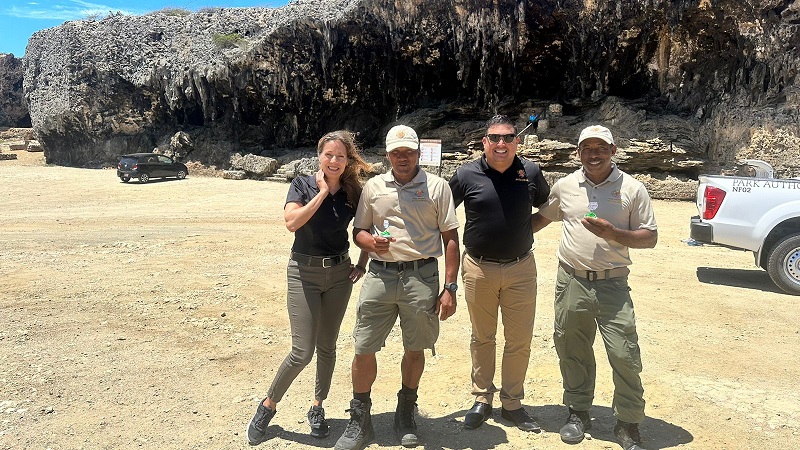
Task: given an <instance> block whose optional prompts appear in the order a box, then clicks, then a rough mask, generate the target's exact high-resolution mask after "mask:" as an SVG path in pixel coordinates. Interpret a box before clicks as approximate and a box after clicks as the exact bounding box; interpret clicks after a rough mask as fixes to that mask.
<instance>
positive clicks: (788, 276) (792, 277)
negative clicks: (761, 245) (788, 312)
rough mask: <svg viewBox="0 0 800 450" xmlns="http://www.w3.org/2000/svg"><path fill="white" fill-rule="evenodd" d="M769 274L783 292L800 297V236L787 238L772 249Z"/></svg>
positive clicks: (793, 235)
mask: <svg viewBox="0 0 800 450" xmlns="http://www.w3.org/2000/svg"><path fill="white" fill-rule="evenodd" d="M767 273H769V277H770V278H772V281H773V282H774V283H775V284H776V285H777V286H778V287H779V288H781V289H782V290H783V291H785V292H787V293H789V294H794V295H800V234H792V235H789V236H786V237H785V238H783V239H781V240H780V241H778V243H777V244H775V246H774V247H772V249H771V250H770V251H769V258H768V260H767Z"/></svg>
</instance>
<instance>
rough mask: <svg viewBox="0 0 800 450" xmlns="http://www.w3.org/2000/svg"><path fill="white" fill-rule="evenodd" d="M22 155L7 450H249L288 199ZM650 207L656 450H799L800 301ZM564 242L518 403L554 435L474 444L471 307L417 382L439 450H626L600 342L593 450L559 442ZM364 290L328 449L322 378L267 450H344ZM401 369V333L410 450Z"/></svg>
mask: <svg viewBox="0 0 800 450" xmlns="http://www.w3.org/2000/svg"><path fill="white" fill-rule="evenodd" d="M17 154H18V156H19V159H18V160H15V161H14V160H12V161H0V186H2V188H0V448H3V449H53V450H56V449H81V448H85V449H104V448H146V449H245V448H249V446H248V444H247V442H246V437H245V433H244V430H245V427H246V426H247V423H248V421H249V420H250V418H251V416H252V414H253V412H254V410H255V406H256V404H257V402H258V401H259V400H260V399H261V398H262V397H263V396H264V394H265V392H266V390H267V388H268V387H269V384H270V382H271V381H272V377H273V374H274V372H275V369H276V367H277V366H278V364H279V363H280V361H281V360H282V359H283V358H284V356H285V354H286V353H287V352H288V350H289V347H290V339H289V333H288V327H287V323H288V321H287V315H286V310H285V273H286V272H285V267H286V262H287V258H288V253H289V248H290V246H291V242H292V234H291V233H289V232H288V231H287V230H286V228H285V227H284V226H283V220H282V207H283V201H284V198H285V195H286V190H287V187H288V185H287V184H280V183H273V182H258V181H250V180H244V181H231V180H224V179H221V178H213V177H198V176H192V174H190V176H189V178H187V179H186V180H184V181H175V180H170V181H153V182H151V183H148V184H145V185H140V184H138V183H136V182H131V183H129V184H123V183H120V182H119V180H118V179H117V178H116V177H115V173H114V171H112V170H88V169H75V168H65V167H55V166H48V165H45V164H44V162H43V159H42V155H41V154H32V153H27V152H17ZM655 210H656V216H657V220H658V224H659V235H660V236H659V237H660V239H659V243H658V245H657V246H656V248H655V249H652V250H635V251H633V252H632V257H633V260H634V265H633V266H632V270H633V272H632V275H631V277H630V283H631V286H632V288H633V297H634V301H635V303H636V311H637V314H638V319H639V320H638V329H639V336H640V344H641V348H642V355H643V363H644V372H643V374H642V376H643V381H644V386H645V389H646V392H645V397H646V400H647V402H648V404H647V411H646V412H647V419H646V420H645V422H643V424H642V426H641V431H642V434H643V437H644V439H645V444H646V447H647V448H649V449H661V448H686V449H751V448H764V447H769V448H773V447H774V448H797V443H796V441H797V440H798V439H799V438H800V425H798V420H799V419H800V364H798V357H797V351H798V349H800V324H798V317H800V297H793V296H789V295H785V294H783V293H781V292H779V291H778V290H777V289H776V288H775V287H774V285H773V284H772V283H771V282H770V280H769V277H768V276H767V274H766V273H765V272H763V271H762V270H760V269H758V268H756V267H754V265H753V258H752V255H751V254H749V253H745V252H738V251H733V250H729V249H725V248H718V247H709V246H700V247H695V246H689V245H687V244H686V243H684V242H682V240H685V239H686V238H688V235H689V217H690V216H691V215H693V214H696V210H695V206H694V204H693V203H690V202H666V201H656V202H655ZM459 214H460V215H461V216H462V218H463V211H462V210H461V208H459ZM462 223H463V220H462ZM558 236H559V228H558V227H557V226H554V225H551V226H550V227H548V228H546V229H545V230H543V231H542V232H541V233H539V234H537V235H536V241H537V248H536V251H535V255H536V259H537V263H538V267H539V277H538V282H539V296H538V308H537V309H538V310H537V317H536V326H535V332H534V338H533V343H532V356H531V363H530V368H529V370H528V377H527V382H526V386H525V388H526V395H527V397H526V399H525V401H524V404H525V406H526V407H527V408H528V410H529V411H530V412H531V413H532V414H533V415H534V416H535V417H536V418H537V419H538V421H539V423H540V424H541V425H542V427H543V428H544V431H543V432H542V433H541V434H526V433H523V432H521V431H518V430H517V429H516V428H513V427H511V426H509V423H508V422H506V421H504V420H503V419H501V418H500V417H499V411H498V410H495V414H494V418H493V419H492V420H489V421H488V422H487V423H486V424H485V425H484V426H482V427H481V428H479V429H478V430H474V431H466V430H463V429H462V421H463V415H464V413H465V411H466V410H467V409H468V408H469V407H470V406H471V405H472V402H473V398H472V396H471V395H470V380H469V370H470V361H469V352H468V340H469V330H470V326H469V318H468V315H467V312H466V310H465V309H464V306H463V296H461V295H463V294H461V295H460V296H461V304H460V305H459V308H460V309H459V310H458V312H457V313H456V315H455V316H454V317H453V318H451V319H450V320H448V321H447V322H445V323H443V324H442V329H441V336H440V339H439V343H438V344H437V355H436V356H435V357H431V356H430V354H428V359H427V366H426V371H425V374H424V376H423V379H422V385H421V387H420V399H419V408H420V413H421V415H422V417H421V418H420V420H419V421H418V423H419V426H420V434H421V435H422V438H423V440H424V442H425V446H424V448H426V449H459V450H460V449H467V448H471V449H521V448H524V449H568V448H572V449H607V448H611V449H614V448H619V447H618V446H617V445H616V444H615V443H614V440H613V435H612V431H611V429H612V427H613V425H614V419H613V417H612V415H611V410H610V403H611V394H612V391H613V386H612V384H611V374H610V369H609V367H608V364H607V362H606V358H605V355H604V349H603V348H602V345H601V342H600V339H598V342H597V343H596V345H595V348H596V351H597V357H598V386H597V392H596V400H595V406H594V408H593V409H592V414H593V416H594V419H593V429H592V436H591V439H587V440H585V441H584V442H583V443H581V444H578V445H575V446H569V445H566V444H563V443H562V442H561V441H560V439H559V437H558V429H559V428H560V426H561V425H562V423H563V421H564V419H565V408H564V407H563V406H562V405H561V402H560V399H561V377H560V374H559V371H558V365H557V357H556V353H555V350H554V348H553V342H552V319H553V311H552V309H553V308H552V298H553V283H554V279H555V273H556V259H555V249H556V245H557V242H558ZM352 253H353V255H356V250H353V251H352ZM441 264H442V262H440V265H441ZM359 288H360V283H358V284H357V286H356V288H355V289H354V292H353V297H352V299H351V303H350V305H351V306H350V308H351V309H350V311H349V312H348V314H347V315H346V318H345V322H344V324H343V326H342V333H341V335H340V338H339V357H338V365H337V367H336V372H335V374H334V386H333V389H332V392H331V395H330V398H329V399H328V400H327V401H326V403H325V406H326V411H327V415H328V418H329V420H330V421H331V425H332V432H331V435H330V436H329V437H328V438H326V439H322V440H316V439H314V438H312V437H310V436H309V435H308V434H307V433H308V427H307V425H306V423H305V413H306V411H307V410H308V407H309V404H310V401H311V397H312V394H313V380H314V370H313V362H312V366H310V367H309V368H307V369H306V370H305V371H304V372H303V373H302V374H301V375H300V377H299V378H298V379H297V381H296V382H295V384H294V385H293V386H292V388H291V389H290V390H289V392H288V394H287V395H286V397H285V398H284V401H283V402H281V403H280V405H279V407H278V414H277V416H276V417H275V418H274V420H273V421H272V424H271V427H270V432H271V433H272V434H273V435H274V438H272V439H271V440H269V441H267V442H265V443H264V444H262V445H261V446H260V447H261V448H271V449H272V448H278V449H285V448H292V449H295V448H298V449H310V448H317V447H321V448H332V447H333V445H334V443H335V442H336V439H337V438H338V436H339V435H340V434H341V433H342V431H343V429H344V426H345V423H346V417H347V416H346V413H345V409H346V408H347V405H348V402H349V400H350V398H351V392H352V391H351V386H350V374H349V366H350V360H351V357H352V353H353V346H352V338H351V336H350V330H351V329H352V325H353V317H354V312H353V310H354V309H353V307H354V305H355V302H356V299H357V295H358V290H359ZM498 347H499V348H500V347H502V336H499V337H498ZM400 354H401V343H400V340H399V336H398V335H397V334H396V333H393V335H392V336H391V337H390V339H389V342H388V343H387V347H386V348H385V349H384V351H382V352H380V353H379V355H378V364H379V374H378V380H377V382H376V383H375V386H374V390H373V395H372V397H373V401H374V405H373V414H374V419H373V420H374V422H375V428H376V434H377V438H376V442H375V443H374V444H373V445H372V446H371V447H370V448H373V449H374V448H392V447H395V448H397V447H399V443H398V442H397V441H396V440H395V437H394V434H393V433H392V430H391V423H392V417H393V411H394V407H395V402H396V396H395V393H396V391H397V390H398V389H399V356H400Z"/></svg>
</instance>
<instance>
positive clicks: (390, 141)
mask: <svg viewBox="0 0 800 450" xmlns="http://www.w3.org/2000/svg"><path fill="white" fill-rule="evenodd" d="M400 147H408V148H412V149H414V150H417V149H419V138H417V132H416V131H414V129H413V128H411V127H409V126H406V125H395V126H393V127H392V129H391V130H389V133H388V134H386V152H387V153H388V152H390V151H392V150H394V149H396V148H400Z"/></svg>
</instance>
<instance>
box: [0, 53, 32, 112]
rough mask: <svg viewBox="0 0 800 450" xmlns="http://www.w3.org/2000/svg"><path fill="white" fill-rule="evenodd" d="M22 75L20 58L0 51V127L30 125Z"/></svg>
mask: <svg viewBox="0 0 800 450" xmlns="http://www.w3.org/2000/svg"><path fill="white" fill-rule="evenodd" d="M22 75H23V70H22V60H21V59H19V58H15V57H14V55H13V54H8V53H0V127H30V126H31V116H30V115H29V114H28V108H27V106H26V105H25V100H24V98H23V95H22Z"/></svg>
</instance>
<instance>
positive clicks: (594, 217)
mask: <svg viewBox="0 0 800 450" xmlns="http://www.w3.org/2000/svg"><path fill="white" fill-rule="evenodd" d="M583 217H591V218H592V219H596V218H597V214H595V213H594V212H593V211H589V212H588V213H586V214H584V215H583Z"/></svg>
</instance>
